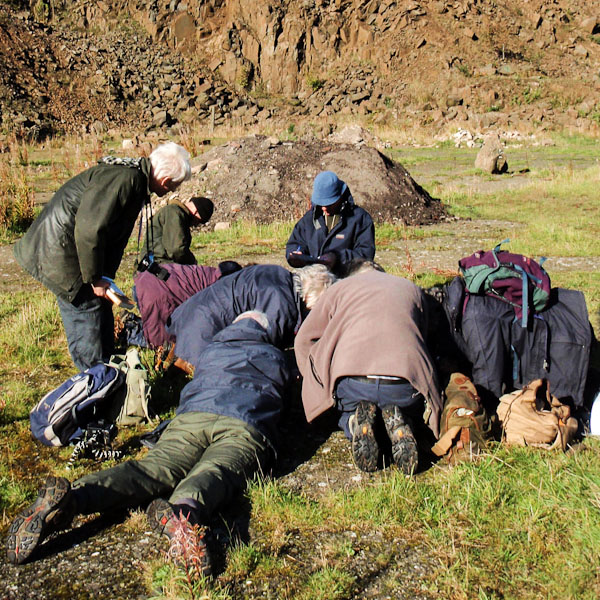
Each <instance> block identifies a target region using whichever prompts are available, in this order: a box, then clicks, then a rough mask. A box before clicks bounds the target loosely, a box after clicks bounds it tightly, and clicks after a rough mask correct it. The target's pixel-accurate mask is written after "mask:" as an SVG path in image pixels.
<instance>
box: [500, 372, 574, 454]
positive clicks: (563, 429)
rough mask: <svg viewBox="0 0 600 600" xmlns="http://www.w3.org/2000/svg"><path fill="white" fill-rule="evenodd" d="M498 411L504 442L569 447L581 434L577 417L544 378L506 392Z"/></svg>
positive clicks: (544, 446)
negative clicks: (551, 389) (553, 393)
mask: <svg viewBox="0 0 600 600" xmlns="http://www.w3.org/2000/svg"><path fill="white" fill-rule="evenodd" d="M497 414H498V419H499V420H500V423H501V425H502V441H504V442H506V443H507V444H513V445H518V446H536V447H539V448H546V449H548V450H553V449H554V448H561V449H562V450H566V448H567V445H568V444H569V443H570V442H571V441H572V440H573V438H574V437H575V434H576V433H577V420H576V419H575V418H574V417H572V416H571V409H570V407H569V406H567V405H566V404H563V403H562V402H560V400H558V399H557V398H556V397H555V396H552V395H551V394H550V389H549V386H548V383H547V382H546V380H544V379H536V380H535V381H532V382H531V383H530V384H529V385H526V386H525V387H524V388H523V389H521V390H516V391H514V392H511V393H510V394H504V396H502V397H501V398H500V403H499V404H498V408H497Z"/></svg>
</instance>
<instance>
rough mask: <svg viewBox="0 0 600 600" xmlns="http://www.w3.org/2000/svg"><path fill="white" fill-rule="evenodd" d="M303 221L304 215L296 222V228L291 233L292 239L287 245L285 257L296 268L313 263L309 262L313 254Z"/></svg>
mask: <svg viewBox="0 0 600 600" xmlns="http://www.w3.org/2000/svg"><path fill="white" fill-rule="evenodd" d="M303 221H304V217H303V218H302V219H300V221H298V222H297V223H296V225H295V226H294V230H293V231H292V235H290V239H289V240H288V243H287V244H286V246H285V258H286V259H287V261H288V264H289V265H290V267H294V268H300V267H304V266H306V265H307V264H312V263H310V262H308V260H309V259H310V258H311V256H310V252H309V250H308V245H307V243H306V240H305V235H304V233H303V225H304V223H303Z"/></svg>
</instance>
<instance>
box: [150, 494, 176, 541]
mask: <svg viewBox="0 0 600 600" xmlns="http://www.w3.org/2000/svg"><path fill="white" fill-rule="evenodd" d="M174 516H175V513H174V512H173V507H172V506H171V505H170V504H169V503H168V502H167V501H166V500H163V499H162V498H159V499H157V500H153V501H152V502H150V504H149V505H148V508H147V509H146V518H147V519H148V523H149V524H150V527H151V528H152V531H154V532H155V533H158V534H159V535H164V536H166V537H168V538H169V539H171V536H170V535H169V534H168V533H167V529H166V526H167V524H168V523H169V521H170V520H171V519H172V518H173V517H174Z"/></svg>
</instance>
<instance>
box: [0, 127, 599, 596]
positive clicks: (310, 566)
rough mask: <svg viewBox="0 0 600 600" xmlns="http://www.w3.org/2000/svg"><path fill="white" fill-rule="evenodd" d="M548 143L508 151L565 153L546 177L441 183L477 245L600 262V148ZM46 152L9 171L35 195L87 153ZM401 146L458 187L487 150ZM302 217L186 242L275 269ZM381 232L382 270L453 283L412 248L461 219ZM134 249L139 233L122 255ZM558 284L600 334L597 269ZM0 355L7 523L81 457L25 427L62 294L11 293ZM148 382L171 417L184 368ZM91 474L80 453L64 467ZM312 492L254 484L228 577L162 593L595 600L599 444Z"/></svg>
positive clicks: (2, 316) (408, 157)
mask: <svg viewBox="0 0 600 600" xmlns="http://www.w3.org/2000/svg"><path fill="white" fill-rule="evenodd" d="M554 142H555V144H556V145H555V146H550V147H533V146H532V147H527V148H521V149H515V153H516V154H515V158H514V160H513V161H512V162H511V169H512V168H517V167H521V166H522V167H528V166H532V165H533V164H534V163H535V161H536V160H537V159H538V158H542V157H548V158H549V159H551V160H553V161H555V162H554V164H551V165H550V166H544V167H543V168H537V170H536V168H534V167H533V166H532V167H531V168H532V170H531V173H530V174H529V175H528V178H529V179H530V181H531V183H530V184H528V185H527V186H524V187H521V188H518V189H511V190H504V191H503V192H489V193H474V192H472V191H471V192H469V191H468V190H465V189H464V188H461V187H458V186H451V185H447V186H446V187H442V186H441V184H440V183H437V184H435V183H433V184H432V185H431V186H430V189H429V191H430V193H432V194H433V195H434V196H437V197H441V198H442V200H443V201H444V202H445V203H446V204H447V206H448V207H449V209H450V211H451V212H452V213H453V214H455V215H458V216H461V217H469V218H472V219H485V220H488V221H490V222H491V223H490V224H489V226H487V228H486V229H484V230H483V231H482V230H479V231H477V232H476V231H474V232H473V233H472V234H470V233H469V232H468V230H467V233H466V234H465V235H466V236H467V237H468V236H470V235H472V240H473V248H472V250H473V251H475V250H477V249H480V248H489V247H492V245H494V244H495V243H497V242H499V241H501V240H502V239H504V238H505V237H510V238H511V240H512V241H511V243H510V244H509V245H508V246H507V248H508V249H509V250H511V251H514V252H522V253H525V254H527V255H530V256H533V257H539V256H542V255H544V256H549V257H579V258H590V259H594V258H595V257H597V256H600V242H599V241H598V238H599V233H600V231H599V228H600V226H599V223H600V218H599V217H600V200H599V196H598V193H597V189H598V187H599V183H600V181H599V180H600V168H599V167H597V166H596V167H592V168H587V169H576V168H574V167H573V166H572V165H575V166H576V165H577V161H585V160H589V159H590V157H592V156H595V155H596V154H597V141H592V140H589V139H587V138H581V137H555V138H554ZM50 149H52V148H50ZM53 150H56V149H55V148H54V149H53ZM103 150H104V149H103ZM45 152H47V150H46V151H41V150H40V149H39V148H35V147H33V146H32V147H27V148H23V147H19V148H16V147H15V149H14V151H13V157H14V165H15V167H14V168H18V169H24V170H27V172H28V174H29V175H32V174H33V175H32V179H31V181H32V185H33V187H34V189H37V188H36V186H40V187H41V186H42V185H46V184H47V183H48V182H51V183H52V186H51V187H53V188H54V187H58V183H59V182H60V181H62V180H63V179H64V178H65V177H67V176H68V174H69V173H71V172H73V171H78V170H80V167H81V161H83V160H84V159H85V160H87V158H90V159H91V158H92V157H93V156H94V149H93V148H92V149H83V148H80V149H78V150H77V151H74V152H73V154H72V156H71V157H68V156H66V157H65V156H63V154H61V153H59V154H57V158H53V159H52V160H50V161H49V159H48V158H47V154H46V153H45ZM390 154H391V155H392V156H393V157H394V158H395V159H397V160H400V162H402V163H403V164H404V165H405V166H407V165H412V166H414V167H415V168H416V169H417V168H426V167H427V168H433V170H436V171H438V172H439V177H438V182H439V181H440V180H442V181H446V182H448V181H452V176H453V174H456V176H457V177H462V176H464V175H465V174H468V175H469V176H473V177H478V176H477V175H476V174H475V170H474V169H473V168H472V164H473V160H474V158H475V154H476V149H468V150H465V149H464V148H463V149H456V148H453V147H452V146H451V145H449V144H442V147H441V148H406V149H396V150H391V151H390ZM565 156H569V157H570V161H571V163H572V164H571V165H570V164H569V161H568V160H566V161H565V160H563V159H564V157H565ZM85 157H87V158H85ZM19 161H20V162H19ZM63 161H64V162H63ZM561 161H562V163H561ZM21 163H25V164H21ZM17 165H18V166H17ZM513 165H514V167H513ZM438 166H439V170H438V169H437V167H438ZM480 179H481V180H482V179H483V178H480ZM488 179H490V181H495V179H494V178H488ZM44 189H47V186H46V187H45V188H44ZM292 227H293V223H292V222H288V223H275V224H271V225H266V226H259V225H256V224H254V223H242V222H234V223H233V224H232V227H231V228H230V229H228V230H225V231H219V232H209V233H207V232H201V233H199V234H196V235H194V238H193V250H194V252H195V254H196V256H197V258H198V262H199V263H200V264H210V265H216V264H217V263H218V262H219V261H221V260H226V259H234V260H239V261H240V262H242V263H245V262H251V261H253V260H254V259H255V258H256V257H259V256H260V257H264V256H267V257H268V256H273V257H277V259H278V260H279V261H281V258H282V257H283V248H284V247H285V243H286V241H287V239H288V236H289V234H290V233H291V230H292ZM2 235H3V234H2V233H1V232H0V240H2V239H4V240H10V239H14V236H15V235H16V234H10V235H8V236H7V237H4V238H3V237H2ZM376 236H377V237H376V240H377V247H378V250H379V251H387V250H394V249H397V250H398V251H399V253H400V260H399V261H397V264H396V263H394V264H386V263H385V252H382V254H381V256H382V257H384V258H382V259H380V257H379V256H378V257H376V260H382V262H383V266H384V267H386V268H387V269H388V271H389V272H390V273H393V274H395V275H400V276H404V277H408V278H410V279H411V280H412V281H414V282H416V283H417V284H418V285H421V286H423V287H429V286H431V285H434V284H440V283H444V282H445V281H447V279H448V278H449V277H450V276H451V273H446V272H441V271H436V270H426V269H423V268H420V267H418V265H415V264H414V263H413V261H411V257H410V252H409V251H408V250H407V248H408V243H409V242H414V241H415V240H421V241H425V243H426V244H427V248H428V249H430V250H436V249H439V250H443V249H444V248H446V247H449V246H451V245H452V244H453V242H454V241H455V240H454V238H453V232H452V230H451V228H447V227H442V226H433V227H428V228H413V227H397V226H392V225H381V226H378V227H377V229H376ZM135 250H136V242H135V241H134V240H133V239H132V241H131V242H130V244H129V246H128V251H129V252H132V253H135ZM128 261H129V262H131V257H128ZM550 276H551V278H552V283H553V285H556V286H562V287H569V288H574V289H580V290H582V291H583V292H584V293H585V296H586V301H587V304H588V309H589V312H590V319H591V321H592V323H593V324H594V326H595V328H596V331H598V330H600V315H599V311H600V273H599V272H596V271H585V270H581V269H578V270H571V271H567V270H556V271H552V270H550ZM24 277H25V276H24ZM117 283H118V284H119V285H120V287H122V288H123V289H124V290H125V291H128V292H130V290H131V273H130V271H129V270H127V269H126V268H124V267H123V268H122V269H121V271H120V272H119V275H118V277H117ZM0 352H1V353H2V356H3V360H2V363H0V386H1V388H2V392H1V396H0V399H1V400H3V401H4V402H5V403H6V406H5V408H4V409H3V410H1V411H0V513H1V514H2V515H3V516H2V521H1V522H2V526H3V528H4V529H6V527H7V525H8V523H9V522H10V520H11V519H12V517H13V516H14V514H15V513H16V511H17V510H18V509H19V508H21V507H22V506H23V505H25V504H26V503H27V502H30V501H31V499H32V498H33V497H34V495H35V490H36V489H37V486H38V483H39V481H40V479H41V478H42V477H43V475H44V474H45V473H47V472H53V473H57V474H63V475H64V474H67V472H66V471H65V470H64V468H65V464H66V461H67V459H68V456H69V455H70V449H68V448H65V449H58V450H57V449H50V448H45V447H41V446H40V445H39V444H36V443H35V442H33V441H32V440H31V436H30V432H29V422H28V414H29V410H30V409H31V407H32V406H33V405H34V404H35V403H36V402H37V401H38V400H39V399H40V398H41V397H42V396H43V394H44V393H46V392H47V391H49V390H50V389H52V388H54V387H56V385H58V384H59V383H60V382H62V381H63V380H64V379H66V377H68V376H70V375H71V374H72V373H73V371H74V369H73V366H72V364H71V362H70V358H69V356H68V352H67V349H66V341H65V338H64V333H63V330H62V324H61V321H60V317H59V313H58V308H57V306H56V302H55V299H54V297H53V296H52V294H50V293H48V292H46V291H41V290H40V288H39V287H38V286H32V291H31V292H28V293H26V294H25V293H22V292H20V293H14V294H3V295H2V296H1V298H0ZM143 360H144V361H145V362H146V364H148V365H150V364H151V362H152V356H151V353H143ZM598 360H599V359H598V358H596V361H598ZM151 377H152V384H153V389H154V393H155V407H156V408H157V409H158V412H159V413H160V415H161V416H162V417H163V418H164V417H168V416H171V415H172V414H173V409H174V406H175V405H176V402H177V398H178V395H179V392H180V390H181V388H182V386H183V385H185V383H186V381H187V378H186V377H184V376H181V377H174V378H172V377H170V376H169V377H166V376H163V375H161V374H157V373H155V372H152V373H151ZM143 429H144V428H138V429H132V430H122V431H121V432H120V434H119V438H118V443H129V442H131V443H134V441H135V439H136V436H138V435H139V434H140V433H141V431H143ZM136 453H137V450H134V451H133V456H136V455H137V454H136ZM97 468H99V467H98V465H96V464H93V463H89V462H87V463H82V464H80V465H78V466H77V468H76V469H75V470H74V471H72V472H70V473H69V474H68V476H69V477H71V478H73V477H77V476H80V475H83V474H84V473H86V472H89V471H90V470H92V469H97ZM313 492H314V490H313V491H311V490H306V489H302V491H298V490H297V489H296V488H293V487H287V484H286V483H285V480H283V481H273V480H270V479H268V478H266V479H259V480H257V481H255V482H253V483H252V485H251V486H250V489H249V491H248V498H249V501H250V504H251V506H252V514H251V537H250V539H249V541H248V542H247V543H243V542H241V541H234V543H233V544H232V546H231V547H230V548H229V549H228V550H227V556H226V566H225V570H224V572H223V573H222V574H221V575H220V576H219V578H218V579H216V580H214V581H206V580H202V579H194V580H192V581H190V580H189V579H188V578H186V577H185V574H184V573H183V571H182V570H181V569H177V568H176V567H174V566H172V565H170V564H167V563H165V562H164V561H162V560H158V561H155V562H153V563H152V564H150V565H147V566H146V567H145V575H144V577H145V578H146V579H147V581H148V587H149V589H152V590H154V591H153V592H152V594H153V596H152V597H153V598H156V599H158V598H168V599H175V598H190V599H192V598H207V599H212V600H224V599H229V598H241V597H271V598H301V599H309V598H310V599H312V598H322V599H337V598H354V597H359V594H360V590H362V589H364V587H365V585H367V584H368V583H369V582H371V581H372V582H375V583H373V585H378V586H380V588H379V589H380V590H381V595H382V596H389V597H397V596H398V593H399V592H398V590H399V589H401V590H402V592H401V593H402V594H404V595H405V597H411V595H415V596H417V595H418V594H419V592H422V593H423V595H425V596H426V597H437V598H445V599H446V598H448V599H457V600H463V599H470V598H479V599H481V600H483V599H492V598H494V599H500V598H502V599H504V600H509V599H515V600H516V599H519V600H521V599H524V600H529V599H531V600H534V599H538V598H547V599H550V598H566V599H569V598H573V599H584V600H587V599H588V598H589V599H590V600H591V599H595V598H597V597H600V572H599V571H598V568H597V565H598V564H599V563H600V518H599V517H600V514H599V513H600V440H595V439H586V440H585V441H584V442H583V443H582V444H581V445H580V446H578V447H577V449H576V450H575V451H573V452H570V453H567V454H562V453H549V452H544V451H541V450H534V449H526V448H525V449H509V448H505V447H501V446H498V445H494V446H493V447H492V448H491V449H490V451H489V454H487V455H485V456H484V457H483V458H482V460H480V462H478V463H473V464H463V465H459V466H456V467H454V468H445V467H444V466H439V467H434V468H432V469H430V470H428V471H427V472H425V473H423V474H421V475H419V476H418V477H416V478H413V479H410V478H406V477H404V476H401V475H399V474H398V473H396V472H395V471H393V470H386V471H383V472H380V473H378V474H376V475H374V476H373V477H372V478H371V477H368V478H365V479H364V480H363V481H361V482H360V483H359V484H357V485H353V486H349V487H348V488H347V489H346V488H344V489H340V490H339V491H330V492H321V493H317V492H314V493H313ZM413 550H414V551H415V552H417V551H418V553H420V554H418V555H419V556H421V555H424V556H426V557H428V558H429V559H430V562H429V563H427V565H428V567H427V568H424V569H423V570H422V571H419V573H418V574H416V575H415V576H414V580H415V581H414V584H415V586H417V587H416V588H415V590H410V591H407V590H408V588H406V589H405V586H406V581H407V580H405V579H401V577H402V572H403V571H402V569H403V567H404V563H405V561H406V558H405V557H406V555H407V554H406V553H410V552H412V551H413ZM410 556H412V554H410ZM357 565H360V567H358V566H357ZM411 577H412V575H411ZM399 582H400V583H399ZM395 586H396V587H395ZM398 586H401V587H400V588H398Z"/></svg>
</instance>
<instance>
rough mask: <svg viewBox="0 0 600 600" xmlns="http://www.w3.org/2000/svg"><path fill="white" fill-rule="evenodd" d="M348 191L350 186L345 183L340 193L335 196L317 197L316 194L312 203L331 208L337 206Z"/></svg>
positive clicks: (311, 199) (312, 197)
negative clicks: (333, 205)
mask: <svg viewBox="0 0 600 600" xmlns="http://www.w3.org/2000/svg"><path fill="white" fill-rule="evenodd" d="M347 189H348V185H347V184H346V183H344V185H343V186H342V189H341V191H340V193H339V194H334V195H333V196H315V194H314V193H313V195H312V196H311V198H310V201H311V202H312V203H313V204H314V205H316V206H331V205H332V204H335V203H336V202H337V201H338V200H339V199H340V198H341V197H342V196H343V195H344V194H345V193H346V190H347Z"/></svg>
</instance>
